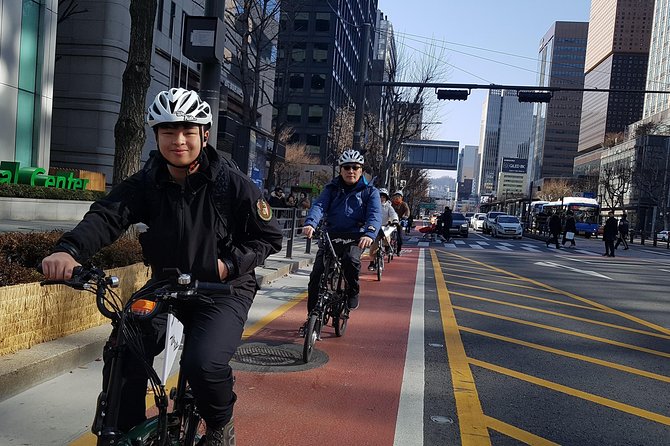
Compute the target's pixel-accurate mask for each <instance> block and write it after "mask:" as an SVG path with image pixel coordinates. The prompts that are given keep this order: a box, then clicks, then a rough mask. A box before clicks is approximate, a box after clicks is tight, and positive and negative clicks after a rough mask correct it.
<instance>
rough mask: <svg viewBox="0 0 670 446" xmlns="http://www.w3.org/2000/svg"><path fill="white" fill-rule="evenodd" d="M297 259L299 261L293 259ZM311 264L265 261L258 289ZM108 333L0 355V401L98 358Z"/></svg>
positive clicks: (308, 260) (103, 328) (98, 330)
mask: <svg viewBox="0 0 670 446" xmlns="http://www.w3.org/2000/svg"><path fill="white" fill-rule="evenodd" d="M297 257H301V258H299V259H298V258H297ZM313 261H314V256H313V255H312V256H309V255H307V254H305V255H300V256H296V259H271V258H270V259H268V260H266V263H265V265H263V266H262V267H258V268H256V282H257V283H258V285H259V286H260V287H262V286H264V285H267V284H269V283H270V282H272V281H274V280H277V279H279V278H281V277H284V276H286V275H288V274H290V273H292V272H295V271H297V270H298V269H301V268H306V267H307V266H309V265H311V264H312V263H313ZM110 331H111V326H110V325H109V324H104V325H100V326H98V327H93V328H89V329H88V330H84V331H81V332H79V333H75V334H72V335H69V336H65V337H63V338H59V339H55V340H53V341H49V342H44V343H42V344H38V345H34V346H33V347H31V348H29V349H25V350H21V351H19V352H16V353H13V354H10V355H5V356H0V401H4V400H6V399H9V398H11V397H13V396H15V395H18V394H19V393H21V392H24V391H26V390H28V389H30V388H32V387H34V386H36V385H38V384H41V383H43V382H45V381H48V380H50V379H52V378H55V377H57V376H59V375H62V374H63V373H66V372H67V371H68V370H72V369H74V368H77V367H79V366H81V365H84V364H88V363H89V362H92V361H95V360H99V359H100V358H101V357H102V348H103V347H104V345H105V342H106V341H107V337H108V336H109V333H110Z"/></svg>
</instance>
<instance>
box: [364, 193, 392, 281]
mask: <svg viewBox="0 0 670 446" xmlns="http://www.w3.org/2000/svg"><path fill="white" fill-rule="evenodd" d="M379 197H380V199H381V203H382V225H384V226H382V228H381V229H380V230H379V234H377V238H376V239H375V241H374V242H373V243H372V246H370V259H372V260H370V264H369V265H368V271H374V270H376V269H377V264H376V254H377V250H378V249H379V244H380V243H385V244H386V246H389V243H390V239H391V237H396V236H395V235H393V232H394V231H395V230H396V226H397V225H398V214H396V212H395V210H394V209H393V206H391V202H390V201H389V191H388V189H386V188H384V187H382V188H380V189H379ZM394 254H395V253H394Z"/></svg>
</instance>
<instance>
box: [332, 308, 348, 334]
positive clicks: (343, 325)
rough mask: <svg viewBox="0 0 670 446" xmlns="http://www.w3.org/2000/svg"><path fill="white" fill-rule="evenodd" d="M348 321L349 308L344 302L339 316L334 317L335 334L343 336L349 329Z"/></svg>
mask: <svg viewBox="0 0 670 446" xmlns="http://www.w3.org/2000/svg"><path fill="white" fill-rule="evenodd" d="M347 322H349V309H348V308H347V306H346V305H344V304H342V306H341V307H340V311H339V312H338V315H337V317H333V326H334V327H335V336H337V337H338V338H339V337H342V336H344V333H345V332H346V331H347Z"/></svg>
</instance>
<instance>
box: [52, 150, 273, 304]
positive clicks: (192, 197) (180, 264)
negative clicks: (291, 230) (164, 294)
mask: <svg viewBox="0 0 670 446" xmlns="http://www.w3.org/2000/svg"><path fill="white" fill-rule="evenodd" d="M205 153H206V157H205V159H204V160H202V162H201V165H200V168H199V170H198V171H197V172H195V173H193V174H191V175H189V176H188V178H187V181H186V183H185V185H184V186H183V187H182V186H181V185H179V184H178V183H176V182H174V181H172V180H171V177H170V175H169V173H168V170H167V165H166V164H165V161H164V160H163V159H162V158H161V157H159V156H157V157H154V160H153V162H152V164H151V166H152V167H151V168H148V169H145V170H143V171H140V172H138V173H136V174H134V175H132V176H130V177H129V178H127V179H126V180H124V181H123V182H121V183H120V184H119V185H117V186H116V187H114V188H113V189H112V191H111V192H110V193H109V194H108V195H107V196H106V197H104V198H102V199H100V200H98V201H96V202H95V203H93V205H91V208H90V210H89V211H88V212H87V213H86V215H85V216H84V218H83V220H82V221H81V222H80V223H79V224H78V225H77V226H76V227H75V228H74V229H73V230H72V231H70V232H67V233H66V234H64V235H63V237H62V238H61V240H60V241H59V243H58V246H57V248H56V251H64V252H68V253H70V254H71V255H72V256H73V257H74V258H75V259H76V260H77V261H79V262H84V261H86V260H87V259H88V258H90V257H91V256H92V255H93V254H95V253H96V252H97V251H98V250H99V249H100V248H102V247H104V246H106V245H109V244H110V243H112V242H113V241H114V240H116V239H117V238H118V237H119V236H120V235H121V234H122V233H123V232H124V231H125V230H126V229H127V228H128V227H129V226H130V225H132V224H135V223H145V224H146V225H147V226H148V229H147V231H146V232H144V233H142V234H141V235H140V243H141V244H142V250H143V254H144V258H145V261H146V263H147V264H148V265H150V266H151V267H152V271H153V275H154V277H161V275H162V274H163V273H162V272H163V269H164V268H175V267H176V268H179V269H180V270H181V271H182V272H190V273H191V274H192V275H193V277H194V278H195V279H198V280H202V281H208V282H216V281H218V280H219V275H218V262H217V259H221V260H222V261H223V262H224V263H226V265H227V266H228V269H229V270H230V275H229V279H228V280H227V282H228V283H230V284H231V285H233V286H234V287H235V289H236V290H238V291H246V293H243V294H245V295H248V296H249V297H253V294H254V292H255V289H256V280H255V275H254V268H255V267H256V266H258V265H260V264H262V263H263V262H264V260H265V259H266V258H267V257H268V256H269V255H270V254H272V253H275V252H278V251H279V250H280V249H281V245H282V234H281V231H280V229H279V227H278V225H277V221H276V219H275V218H274V217H271V216H270V215H269V213H268V211H267V209H269V207H267V206H266V205H267V203H265V201H264V200H263V198H262V194H261V191H260V190H259V189H258V187H256V185H255V184H253V183H252V182H251V180H249V178H248V177H247V176H245V175H244V174H242V173H241V172H240V171H238V170H235V169H232V168H230V167H229V166H228V165H227V164H226V163H225V162H224V161H223V160H221V158H220V156H219V154H218V153H217V152H216V150H215V149H214V148H212V147H210V146H208V147H207V148H206V149H205ZM221 169H225V172H223V175H222V177H221V178H219V179H218V181H219V182H220V183H222V185H223V186H224V187H225V188H226V190H227V192H226V193H225V194H224V195H223V196H224V197H228V198H226V201H227V202H226V203H225V205H224V206H221V208H222V209H224V211H223V214H225V215H222V216H221V217H222V218H219V217H218V216H217V210H216V208H215V206H214V205H213V199H214V197H215V196H216V197H220V196H221V195H220V194H214V192H213V191H214V187H215V186H216V184H215V180H216V179H217V175H218V174H219V171H220V170H221ZM249 293H250V294H249Z"/></svg>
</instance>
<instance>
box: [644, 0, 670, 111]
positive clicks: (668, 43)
mask: <svg viewBox="0 0 670 446" xmlns="http://www.w3.org/2000/svg"><path fill="white" fill-rule="evenodd" d="M650 41H651V43H650V47H649V68H648V70H647V90H668V89H669V88H668V87H669V86H670V65H668V63H667V60H668V55H670V0H656V3H655V6H654V21H653V25H652V30H651V39H650ZM669 111H670V94H661V93H648V94H646V95H645V98H644V111H643V113H642V118H643V119H647V118H651V117H656V119H655V120H656V121H659V120H661V119H663V118H665V119H667V115H669V114H670V113H669ZM661 114H664V115H666V116H663V117H661V116H659V115H661ZM659 118H660V119H659Z"/></svg>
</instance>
